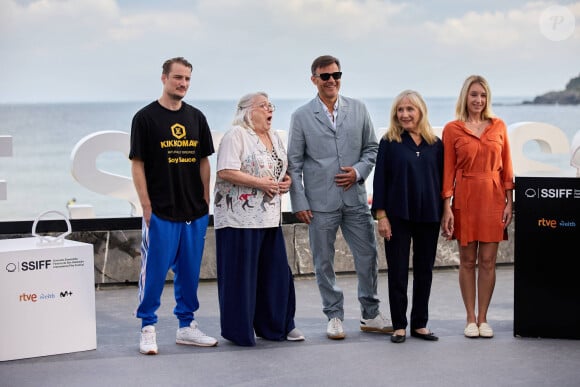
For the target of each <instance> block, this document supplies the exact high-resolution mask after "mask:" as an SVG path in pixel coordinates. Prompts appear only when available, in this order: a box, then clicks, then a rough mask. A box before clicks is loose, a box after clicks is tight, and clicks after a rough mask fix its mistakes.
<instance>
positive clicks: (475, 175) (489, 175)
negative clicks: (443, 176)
mask: <svg viewBox="0 0 580 387" xmlns="http://www.w3.org/2000/svg"><path fill="white" fill-rule="evenodd" d="M463 179H466V180H492V181H493V183H494V185H495V186H496V187H500V186H501V177H500V173H499V171H491V172H464V170H463V169H458V170H457V173H456V174H455V187H459V190H460V192H459V193H460V194H459V195H456V196H455V197H454V198H453V200H454V203H455V205H454V207H455V208H456V209H458V210H459V209H461V210H468V207H467V201H468V198H469V197H470V196H471V195H470V194H471V186H470V184H464V182H463ZM456 193H457V192H456ZM477 205H483V203H477Z"/></svg>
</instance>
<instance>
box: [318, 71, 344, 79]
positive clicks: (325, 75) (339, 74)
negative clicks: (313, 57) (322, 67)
mask: <svg viewBox="0 0 580 387" xmlns="http://www.w3.org/2000/svg"><path fill="white" fill-rule="evenodd" d="M314 76H315V77H318V78H320V79H322V80H323V81H328V80H329V79H330V77H332V78H333V79H334V80H335V81H336V80H338V79H340V78H341V77H342V71H337V72H335V73H322V74H314Z"/></svg>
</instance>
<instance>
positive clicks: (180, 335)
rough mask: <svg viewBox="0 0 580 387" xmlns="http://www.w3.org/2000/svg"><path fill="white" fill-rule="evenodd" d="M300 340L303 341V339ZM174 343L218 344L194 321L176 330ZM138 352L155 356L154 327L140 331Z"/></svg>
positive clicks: (149, 326) (202, 345) (203, 345)
mask: <svg viewBox="0 0 580 387" xmlns="http://www.w3.org/2000/svg"><path fill="white" fill-rule="evenodd" d="M298 332H300V331H298ZM302 340H304V337H303V338H302ZM175 342H176V343H177V344H185V345H197V346H198V347H213V346H216V345H217V343H218V342H217V340H216V339H214V338H213V337H210V336H208V335H206V334H205V333H203V332H202V331H201V330H199V328H198V327H197V321H195V320H193V321H192V322H191V324H190V325H189V326H188V327H185V328H179V329H178V330H177V334H176V336H175ZM139 352H141V353H142V354H144V355H157V352H158V348H157V333H156V332H155V327H154V326H153V325H147V326H144V327H143V329H141V340H140V341H139Z"/></svg>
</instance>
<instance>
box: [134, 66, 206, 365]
mask: <svg viewBox="0 0 580 387" xmlns="http://www.w3.org/2000/svg"><path fill="white" fill-rule="evenodd" d="M191 70H192V66H191V64H190V63H189V62H188V61H187V60H185V59H184V58H181V57H178V58H172V59H169V60H167V61H166V62H165V63H164V64H163V73H162V75H161V81H162V83H163V93H162V95H161V97H160V98H159V99H158V100H157V101H155V102H152V103H150V104H149V105H147V106H145V107H144V108H142V109H141V110H139V111H138V112H137V113H136V114H135V116H134V117H133V123H132V126H131V150H130V153H129V158H130V159H131V172H132V175H133V182H134V184H135V188H136V190H137V194H138V195H139V200H140V202H141V207H142V208H143V230H142V231H143V235H142V236H143V239H142V244H141V254H142V264H141V275H140V277H139V301H140V304H139V307H138V308H137V317H138V318H140V319H141V341H140V345H139V350H140V352H141V353H144V354H148V355H154V354H157V351H158V348H157V342H156V333H155V324H156V323H157V315H156V313H155V312H156V311H157V309H158V308H159V305H160V299H161V294H162V292H163V288H164V286H165V278H166V276H167V272H168V270H169V269H172V270H173V272H174V274H175V276H174V289H175V301H176V306H175V309H174V313H175V316H176V317H177V319H178V320H179V329H178V330H177V335H176V342H177V343H178V344H186V345H197V346H206V347H210V346H215V345H217V340H216V339H215V338H213V337H209V336H207V335H205V334H204V333H203V332H202V331H201V330H199V328H198V325H197V322H196V321H195V319H194V312H195V311H196V310H197V309H198V307H199V302H198V299H197V286H198V283H199V271H200V266H201V258H202V254H203V248H204V241H205V233H206V229H207V225H208V218H209V214H208V213H209V181H210V164H209V159H208V157H209V156H210V155H211V154H213V153H214V148H213V140H212V137H211V132H210V129H209V126H208V124H207V120H206V118H205V116H204V115H203V113H202V112H201V111H199V110H198V109H196V108H194V107H193V106H191V105H188V104H187V103H185V102H183V101H182V99H183V98H184V97H185V94H186V93H187V89H188V88H189V83H190V79H191Z"/></svg>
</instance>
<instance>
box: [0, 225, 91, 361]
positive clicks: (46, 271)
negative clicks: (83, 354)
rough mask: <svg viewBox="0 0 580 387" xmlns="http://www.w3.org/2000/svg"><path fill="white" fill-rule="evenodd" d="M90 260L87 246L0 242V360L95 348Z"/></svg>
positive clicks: (58, 242)
mask: <svg viewBox="0 0 580 387" xmlns="http://www.w3.org/2000/svg"><path fill="white" fill-rule="evenodd" d="M67 223H68V221H67ZM69 225H70V224H69ZM33 234H34V232H33ZM93 261H94V257H93V246H92V245H90V244H87V243H81V242H75V241H70V240H66V239H64V238H62V239H55V240H53V241H50V240H48V241H47V240H43V239H42V238H38V237H33V238H20V239H6V240H0V310H1V311H2V318H0V343H2V344H1V345H0V361H4V360H14V359H22V358H30V357H37V356H46V355H56V354H62V353H70V352H78V351H86V350H91V349H96V348H97V334H96V319H95V285H94V283H95V279H94V263H93Z"/></svg>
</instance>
